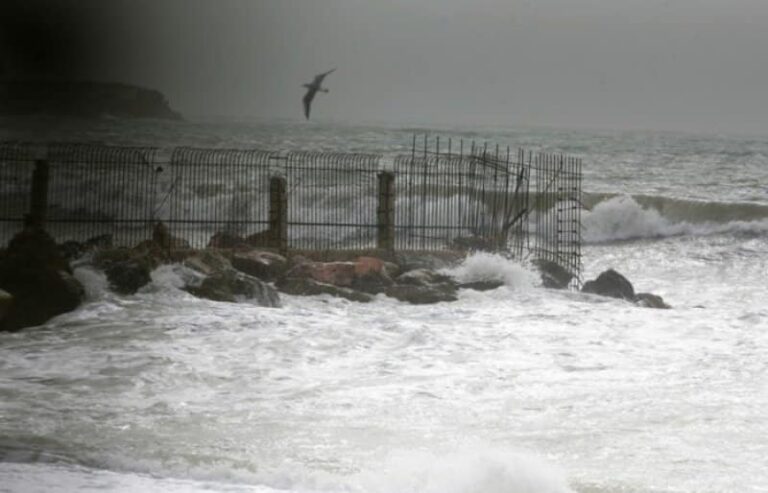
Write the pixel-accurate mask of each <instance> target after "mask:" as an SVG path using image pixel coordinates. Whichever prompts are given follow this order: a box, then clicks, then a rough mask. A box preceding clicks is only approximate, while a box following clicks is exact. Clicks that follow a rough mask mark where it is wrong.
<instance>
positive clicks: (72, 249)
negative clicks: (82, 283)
mask: <svg viewBox="0 0 768 493" xmlns="http://www.w3.org/2000/svg"><path fill="white" fill-rule="evenodd" d="M85 252H86V248H85V245H83V244H82V243H80V242H79V241H74V240H69V241H65V242H64V243H62V244H60V245H59V253H60V254H61V256H62V257H64V259H65V260H67V261H70V262H71V261H72V260H77V259H78V258H80V257H81V256H82V255H83V254H85Z"/></svg>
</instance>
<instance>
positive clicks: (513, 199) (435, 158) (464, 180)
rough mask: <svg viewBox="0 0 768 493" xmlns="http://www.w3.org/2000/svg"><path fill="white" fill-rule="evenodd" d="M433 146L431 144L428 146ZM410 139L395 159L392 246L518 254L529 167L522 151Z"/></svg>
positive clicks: (523, 239) (520, 252)
mask: <svg viewBox="0 0 768 493" xmlns="http://www.w3.org/2000/svg"><path fill="white" fill-rule="evenodd" d="M433 146H434V147H433ZM516 154H517V155H516V156H514V155H513V154H512V151H511V150H510V148H509V147H507V148H504V149H502V148H500V147H498V146H496V147H494V148H492V149H489V148H488V146H487V145H484V146H482V147H481V146H477V145H476V144H475V143H473V142H471V143H469V144H467V145H465V143H464V142H463V141H459V142H458V143H456V144H454V142H453V141H452V140H450V139H449V140H447V141H445V142H444V144H443V146H442V147H441V142H440V139H435V141H434V142H432V143H430V141H429V140H428V138H427V137H424V139H423V141H420V142H417V140H416V139H415V138H414V140H413V145H412V152H411V155H409V156H398V157H397V159H396V160H395V175H396V176H397V190H398V191H397V200H398V203H397V207H396V210H397V212H396V214H397V221H396V223H397V226H396V230H397V245H398V247H399V248H402V249H421V250H432V249H441V248H447V247H458V248H464V247H470V248H472V247H475V248H483V249H496V250H508V251H512V252H514V253H516V254H517V255H519V256H522V255H523V252H524V249H525V247H526V241H527V234H528V231H527V222H526V221H525V220H524V219H525V217H526V216H527V214H528V212H529V207H528V194H529V182H530V179H529V178H530V166H529V165H526V163H525V162H524V160H523V152H522V151H519V152H517V153H516Z"/></svg>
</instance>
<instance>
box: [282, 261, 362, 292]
mask: <svg viewBox="0 0 768 493" xmlns="http://www.w3.org/2000/svg"><path fill="white" fill-rule="evenodd" d="M285 277H286V278H288V279H296V278H301V279H313V280H315V281H317V282H320V283H323V284H332V285H334V286H342V287H351V286H352V281H353V280H354V278H355V263H354V262H311V261H307V262H300V263H297V264H296V265H295V266H294V267H292V268H291V269H290V270H288V272H286V273H285Z"/></svg>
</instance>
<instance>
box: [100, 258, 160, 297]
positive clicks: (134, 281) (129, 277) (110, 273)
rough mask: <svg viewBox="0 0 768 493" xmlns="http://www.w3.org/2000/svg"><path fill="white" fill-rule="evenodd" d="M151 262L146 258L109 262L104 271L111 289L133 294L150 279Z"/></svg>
mask: <svg viewBox="0 0 768 493" xmlns="http://www.w3.org/2000/svg"><path fill="white" fill-rule="evenodd" d="M151 272H152V264H151V263H150V262H149V261H148V260H147V259H142V258H131V259H127V260H122V261H118V262H114V263H112V264H110V265H109V266H108V267H107V268H106V269H105V271H104V273H105V274H106V275H107V280H108V281H109V286H110V288H112V290H113V291H115V292H116V293H120V294H134V293H135V292H136V291H138V290H139V289H140V288H142V287H143V286H145V285H147V284H149V283H150V282H151V281H152V277H151V275H150V273H151Z"/></svg>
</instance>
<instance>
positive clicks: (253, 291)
mask: <svg viewBox="0 0 768 493" xmlns="http://www.w3.org/2000/svg"><path fill="white" fill-rule="evenodd" d="M186 290H187V292H189V293H190V294H192V295H194V296H197V297H198V298H205V299H209V300H213V301H227V302H231V303H234V302H237V301H240V300H242V299H245V300H248V301H252V302H254V301H255V302H256V303H258V304H259V305H260V306H266V307H279V306H280V296H279V295H278V293H277V291H275V289H274V288H273V287H272V286H270V285H268V284H266V283H264V282H262V281H260V280H259V279H256V278H255V277H253V276H249V275H248V274H244V273H242V272H238V271H236V270H234V269H228V270H224V271H221V272H216V273H214V274H211V275H209V276H207V277H205V278H204V279H203V280H202V282H201V283H200V285H197V286H187V288H186Z"/></svg>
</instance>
